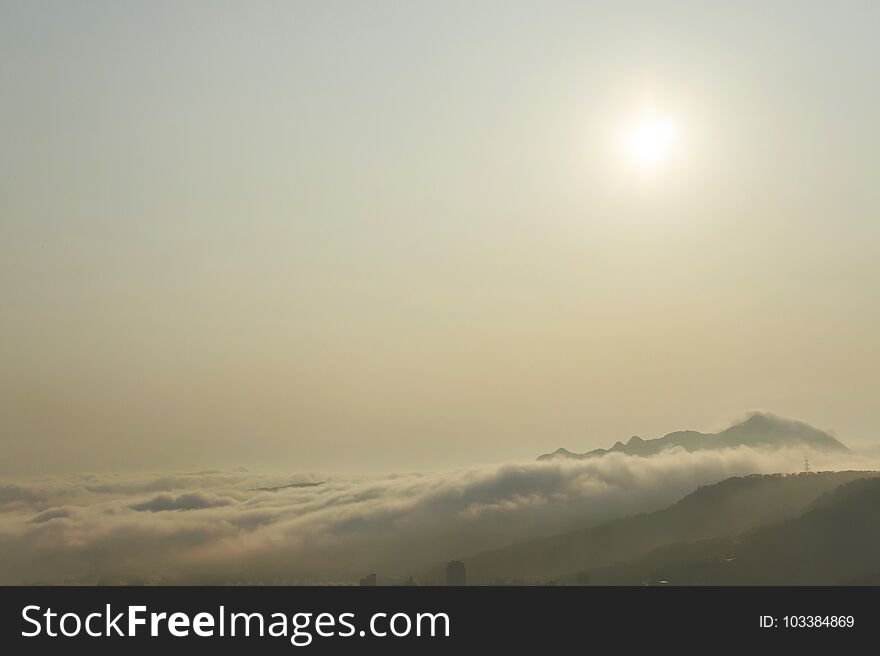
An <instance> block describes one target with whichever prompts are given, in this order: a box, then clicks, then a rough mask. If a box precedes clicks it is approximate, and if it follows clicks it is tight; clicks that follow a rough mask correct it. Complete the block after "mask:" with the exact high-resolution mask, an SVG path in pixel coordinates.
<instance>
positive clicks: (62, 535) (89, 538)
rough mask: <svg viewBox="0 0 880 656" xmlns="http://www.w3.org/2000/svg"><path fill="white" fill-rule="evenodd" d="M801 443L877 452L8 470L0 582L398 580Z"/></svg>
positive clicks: (837, 459)
mask: <svg viewBox="0 0 880 656" xmlns="http://www.w3.org/2000/svg"><path fill="white" fill-rule="evenodd" d="M805 455H808V456H809V458H810V462H811V463H812V465H813V468H814V469H817V470H819V469H870V468H872V467H874V466H875V464H876V463H875V462H874V461H871V460H869V459H867V458H865V457H862V456H858V455H854V454H851V453H847V454H842V455H829V454H827V453H819V452H811V451H807V452H805V451H804V449H753V448H748V447H737V448H730V449H723V450H718V451H698V452H687V451H684V450H682V449H680V448H674V449H670V450H667V451H664V452H662V453H660V454H658V455H655V456H652V457H647V458H642V457H634V456H626V455H622V454H609V455H606V456H602V457H599V458H593V459H589V460H582V461H570V460H553V461H548V462H511V463H504V464H498V465H495V466H486V467H479V468H469V469H459V470H454V471H448V472H442V473H430V474H425V473H401V474H389V475H385V476H364V477H326V478H325V477H320V476H318V475H315V474H311V475H298V476H288V477H278V476H266V475H261V474H257V473H252V472H247V471H219V470H210V471H200V472H189V473H187V472H183V473H158V474H143V475H138V476H134V475H121V474H116V475H95V474H87V475H76V476H67V477H44V478H41V479H34V480H16V481H7V482H4V483H2V484H0V551H2V553H3V554H4V558H3V561H2V563H0V583H2V584H18V583H39V582H42V583H350V582H352V581H356V580H357V578H358V577H360V576H363V575H364V574H365V573H367V572H373V571H375V572H378V573H379V575H380V580H383V581H385V582H391V583H393V582H400V581H402V580H403V578H404V577H405V576H409V575H416V576H418V575H419V574H420V573H421V572H423V571H425V569H426V568H427V567H430V566H432V565H434V564H436V563H437V562H440V561H443V560H445V559H450V558H456V557H463V556H467V555H470V554H472V553H474V552H477V551H479V550H482V549H488V548H493V547H498V546H503V545H506V544H509V543H512V542H515V541H517V540H521V539H527V538H534V537H538V536H541V535H549V534H552V533H554V532H560V531H563V530H566V529H568V528H572V527H582V526H587V525H590V524H592V523H596V522H599V521H602V520H606V519H611V518H614V517H619V516H623V515H627V514H632V513H636V512H644V511H650V510H656V509H658V508H661V507H663V506H665V505H668V504H670V503H672V502H674V501H676V500H678V499H679V498H681V497H682V496H684V495H685V494H687V493H689V492H691V491H693V490H694V489H695V488H696V487H698V486H700V485H706V484H710V483H714V482H717V481H719V480H722V479H724V478H727V477H730V476H739V475H745V474H752V473H771V472H795V471H799V470H800V469H801V468H802V466H803V459H804V456H805ZM291 484H298V485H296V486H293V487H281V486H284V485H291ZM304 484H308V486H304ZM260 488H276V489H274V490H271V489H260Z"/></svg>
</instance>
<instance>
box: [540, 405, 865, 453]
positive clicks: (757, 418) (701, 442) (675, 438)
mask: <svg viewBox="0 0 880 656" xmlns="http://www.w3.org/2000/svg"><path fill="white" fill-rule="evenodd" d="M741 445H746V446H773V447H783V446H805V447H809V448H812V449H815V450H817V451H826V452H830V451H847V450H848V449H847V448H846V446H844V445H843V444H841V443H840V442H838V441H837V440H836V439H834V438H833V437H832V436H831V435H829V434H828V433H826V432H825V431H822V430H819V429H818V428H813V427H812V426H810V425H808V424H805V423H803V422H800V421H793V420H791V419H783V418H781V417H776V416H774V415H771V414H765V413H755V414H753V415H751V416H750V417H749V418H748V419H746V420H745V421H743V422H741V423H739V424H736V425H734V426H731V427H730V428H728V429H726V430H723V431H721V432H720V433H699V432H697V431H676V432H674V433H669V434H668V435H665V436H663V437H659V438H657V439H653V440H643V439H642V438H640V437H638V436H636V435H634V436H632V437H631V438H630V439H629V441H628V442H627V443H626V444H624V443H623V442H617V443H616V444H615V445H614V446H612V447H611V448H610V449H594V450H593V451H587V452H586V453H572V452H571V451H568V450H567V449H557V450H556V451H554V452H553V453H545V454H544V455H542V456H540V457H539V458H538V460H550V459H553V458H575V459H583V458H595V457H596V456H602V455H605V454H607V453H623V454H625V455H630V456H652V455H655V454H657V453H660V452H661V451H663V450H664V449H671V448H672V447H676V446H678V447H682V448H684V449H685V450H687V451H699V450H701V449H723V448H728V447H735V446H741Z"/></svg>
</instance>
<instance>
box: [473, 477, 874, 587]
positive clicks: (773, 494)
mask: <svg viewBox="0 0 880 656" xmlns="http://www.w3.org/2000/svg"><path fill="white" fill-rule="evenodd" d="M874 475H875V474H874V472H855V471H852V472H819V473H801V474H789V475H784V474H770V475H753V476H746V477H737V478H728V479H726V480H724V481H721V482H720V483H716V484H714V485H707V486H704V487H700V488H698V489H697V490H696V491H695V492H692V493H691V494H689V495H688V496H686V497H684V498H683V499H681V500H680V501H678V502H677V503H675V504H673V505H671V506H669V507H667V508H664V509H663V510H658V511H656V512H652V513H643V514H640V515H635V516H632V517H627V518H624V519H619V520H615V521H612V522H608V523H605V524H601V525H598V526H594V527H590V528H586V529H581V530H578V531H572V532H569V533H564V534H561V535H556V536H552V537H548V538H543V539H539V540H531V541H528V542H523V543H518V544H514V545H511V546H508V547H504V548H501V549H495V550H492V551H486V552H483V553H480V554H477V555H475V556H473V557H471V558H464V559H463V560H464V562H465V566H466V568H467V573H468V580H469V581H473V582H475V583H492V582H494V581H496V580H498V579H503V580H517V579H521V580H524V581H532V582H535V581H546V580H548V579H556V578H560V577H566V576H568V578H569V579H571V580H576V573H577V572H580V571H583V570H589V569H593V568H597V567H601V566H606V565H612V564H614V563H617V562H621V561H626V560H631V559H634V558H638V557H640V556H644V555H645V554H648V553H649V552H651V551H652V550H654V549H657V548H659V547H663V546H665V545H670V544H674V543H683V542H696V541H700V540H706V539H710V538H722V537H724V538H726V537H731V536H736V535H738V534H740V533H742V532H744V531H747V530H749V529H752V528H756V527H759V526H763V525H766V524H770V523H773V522H779V521H783V520H786V519H791V518H794V517H797V516H799V515H801V514H802V513H804V512H805V511H807V510H808V509H810V508H811V507H813V504H816V503H818V500H819V499H820V498H822V495H824V494H826V493H828V492H830V491H831V490H834V489H835V488H838V487H839V486H841V485H843V484H845V483H849V482H851V481H854V480H856V479H860V478H864V477H866V476H874Z"/></svg>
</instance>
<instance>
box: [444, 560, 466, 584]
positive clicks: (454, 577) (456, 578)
mask: <svg viewBox="0 0 880 656" xmlns="http://www.w3.org/2000/svg"><path fill="white" fill-rule="evenodd" d="M446 585H467V584H466V582H465V576H464V563H463V562H461V561H460V560H450V561H449V562H448V563H446Z"/></svg>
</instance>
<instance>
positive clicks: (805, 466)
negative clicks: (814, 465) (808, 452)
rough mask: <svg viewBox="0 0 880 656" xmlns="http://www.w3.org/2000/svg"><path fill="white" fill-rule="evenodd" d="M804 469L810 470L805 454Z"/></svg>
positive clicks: (808, 460)
mask: <svg viewBox="0 0 880 656" xmlns="http://www.w3.org/2000/svg"><path fill="white" fill-rule="evenodd" d="M804 471H805V472H809V471H810V459H809V458H808V457H807V456H804Z"/></svg>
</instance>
